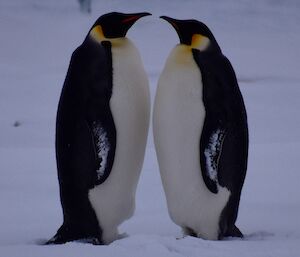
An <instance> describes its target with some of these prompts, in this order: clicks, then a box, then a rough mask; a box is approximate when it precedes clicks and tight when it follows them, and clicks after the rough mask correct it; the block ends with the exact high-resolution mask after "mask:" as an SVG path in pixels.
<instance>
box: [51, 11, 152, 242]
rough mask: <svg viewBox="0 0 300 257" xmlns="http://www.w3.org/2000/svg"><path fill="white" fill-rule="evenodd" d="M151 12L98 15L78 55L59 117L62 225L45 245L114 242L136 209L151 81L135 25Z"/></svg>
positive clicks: (147, 120)
mask: <svg viewBox="0 0 300 257" xmlns="http://www.w3.org/2000/svg"><path fill="white" fill-rule="evenodd" d="M147 15H150V13H133V14H124V13H117V12H112V13H108V14H105V15H103V16H101V17H99V18H98V19H97V21H96V22H95V23H94V25H93V26H92V28H91V29H90V31H89V32H88V34H87V36H86V38H85V40H84V42H83V43H82V44H81V45H80V46H79V47H78V48H77V49H76V50H75V51H74V52H73V54H72V57H71V60H70V65H69V68H68V71H67V75H66V79H65V82H64V85H63V88H62V92H61V96H60V100H59V104H58V110H57V119H56V143H55V145H56V160H57V172H58V180H59V189H60V199H61V205H62V211H63V224H62V226H61V227H60V228H59V229H58V231H57V233H56V235H55V236H54V237H53V238H51V239H50V240H49V241H48V242H47V243H46V244H62V243H66V242H69V241H74V240H83V241H84V242H88V243H93V244H109V243H111V242H112V241H114V240H116V239H118V237H119V234H118V225H120V224H121V223H122V222H123V221H124V220H126V219H129V218H130V217H131V216H132V215H133V212H134V207H135V193H136V187H137V183H138V179H139V175H140V172H141V169H142V164H143V159H144V154H145V147H146V141H147V135H148V127H149V119H150V93H149V85H148V78H147V76H146V73H145V70H144V68H143V64H142V60H141V57H140V54H139V52H138V50H137V48H136V47H135V46H134V44H133V43H132V42H131V40H130V39H128V38H127V37H126V33H127V31H128V30H129V28H130V27H131V26H132V25H133V24H134V23H135V22H136V21H137V20H138V19H140V18H141V17H144V16H147Z"/></svg>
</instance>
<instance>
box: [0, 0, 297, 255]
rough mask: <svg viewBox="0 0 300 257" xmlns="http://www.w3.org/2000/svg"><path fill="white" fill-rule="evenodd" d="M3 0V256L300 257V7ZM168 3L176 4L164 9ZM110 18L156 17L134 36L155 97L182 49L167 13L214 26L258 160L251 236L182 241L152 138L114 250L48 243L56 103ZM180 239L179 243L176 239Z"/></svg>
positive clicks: (55, 210) (250, 182)
mask: <svg viewBox="0 0 300 257" xmlns="http://www.w3.org/2000/svg"><path fill="white" fill-rule="evenodd" d="M162 2H163V1H162V0H153V1H140V0H132V1H126V4H125V2H124V1H121V0H118V1H117V0H111V1H104V0H98V1H97V0H94V1H93V3H94V5H93V12H92V14H91V15H90V16H88V15H82V14H80V13H79V12H78V6H77V3H76V1H75V0H61V1H48V0H47V1H46V0H42V1H40V0H26V1H25V0H10V1H5V0H0V31H1V40H0V132H1V134H0V177H1V180H0V205H1V211H0V256H1V257H2V256H3V257H7V256H9V257H14V256H16V257H20V256H23V257H26V256H28V257H35V256H38V257H42V256H97V255H99V256H130V257H133V256H145V257H147V256H151V257H153V256H162V257H168V256H170V257H183V256H189V257H192V256H206V257H209V256H222V257H226V256H228V257H234V256H245V257H247V256H249V257H250V256H251V257H253V256H261V257H265V256H271V257H285V256H287V257H294V256H295V257H296V256H300V222H299V217H300V199H299V198H300V187H299V178H300V175H299V168H298V167H299V165H298V161H299V159H298V158H299V157H300V156H299V154H300V151H299V147H300V137H299V132H298V131H299V129H300V115H299V113H298V112H299V107H300V100H299V99H300V87H299V83H300V72H299V70H300V69H299V68H300V64H299V60H300V51H299V45H300V36H299V24H300V2H299V1H298V0H289V1H282V0H277V1H270V0H262V1H259V0H256V1H251V0H243V1H234V0H229V1H221V0H218V1H209V0H202V1H197V0H187V1H180V0H174V1H165V3H162ZM168 2H170V3H168ZM108 11H124V12H136V11H149V12H152V13H153V14H154V16H152V17H146V18H144V19H142V20H140V21H139V22H138V23H137V24H136V25H135V26H134V27H133V28H132V29H131V30H130V32H129V33H128V36H129V37H130V38H132V39H133V40H134V42H135V43H136V45H137V46H138V48H139V49H140V51H141V54H142V58H143V61H144V63H145V68H146V70H147V72H148V74H149V79H150V83H151V93H152V98H153V96H154V92H155V89H156V83H157V79H158V76H159V73H160V71H161V70H162V67H163V65H164V61H165V59H166V56H167V55H168V53H169V52H170V50H171V48H172V47H173V46H174V45H175V44H176V43H177V42H178V39H177V36H176V34H175V31H174V30H173V29H172V28H171V27H170V26H169V25H168V24H167V23H166V22H163V21H160V20H159V19H158V16H160V15H169V16H173V17H177V18H197V19H199V20H202V21H204V22H206V23H207V24H208V26H209V27H211V29H212V31H213V32H214V34H215V36H216V38H217V40H218V41H219V43H220V45H221V47H222V49H223V52H224V53H225V54H226V55H227V57H228V58H229V59H230V60H231V62H232V64H233V66H234V67H235V70H236V73H237V76H238V78H239V81H240V87H241V90H242V93H243V95H244V99H245V103H246V107H247V110H248V117H249V129H250V154H249V169H248V175H247V178H246V182H245V186H244V190H243V194H242V199H241V206H240V212H239V218H238V222H237V223H238V226H239V227H240V229H241V230H242V231H243V232H244V234H245V239H243V240H225V241H221V242H213V241H204V240H201V239H197V238H192V237H185V238H182V235H181V231H180V229H179V227H177V226H176V225H174V224H173V223H172V222H171V221H170V219H169V217H168V214H167V209H166V203H165V198H164V194H163V190H162V185H161V182H160V178H159V172H158V167H157V161H156V157H155V152H154V148H153V140H152V131H151V130H150V134H149V142H148V147H147V152H146V158H145V165H144V168H143V171H142V176H141V180H140V183H139V187H138V192H137V207H136V212H135V215H134V217H133V218H132V219H130V220H129V221H127V222H125V223H124V224H123V225H122V226H121V227H120V230H121V232H126V233H127V234H128V235H129V236H128V237H127V238H125V239H122V240H118V241H115V242H114V243H112V244H111V245H109V246H93V245H87V244H81V243H68V244H66V245H62V246H41V245H38V243H39V242H41V241H43V240H45V239H47V238H49V237H50V236H52V235H53V234H54V233H55V232H56V229H57V228H58V226H59V225H60V224H61V221H62V216H61V207H60V202H59V195H58V182H57V177H56V164H55V156H54V128H55V114H56V108H57V102H58V98H59V94H60V90H61V86H62V83H63V80H64V77H65V73H66V70H67V67H68V62H69V58H70V55H71V53H72V51H73V50H74V48H75V47H77V46H78V45H79V44H80V43H81V42H82V40H83V39H84V37H85V35H86V33H87V31H88V30H89V28H90V26H91V25H92V23H93V22H94V20H95V19H96V18H97V17H98V16H99V15H101V14H103V13H105V12H108ZM177 238H180V239H177Z"/></svg>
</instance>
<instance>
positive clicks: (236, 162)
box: [193, 49, 248, 238]
mask: <svg viewBox="0 0 300 257" xmlns="http://www.w3.org/2000/svg"><path fill="white" fill-rule="evenodd" d="M193 55H194V60H195V61H196V63H197V65H198V66H199V68H200V71H201V75H202V81H203V102H204V106H205V111H206V117H205V122H204V127H203V133H204V134H203V135H202V137H201V140H200V155H202V158H201V159H200V161H201V162H205V161H206V159H205V158H204V157H203V156H204V154H203V151H205V147H206V146H207V145H208V144H209V138H210V136H211V135H213V133H216V132H215V131H224V136H222V137H221V140H220V141H219V142H220V146H221V147H220V151H217V153H218V154H217V155H216V156H218V161H217V162H216V164H217V180H215V181H217V183H218V184H219V185H220V186H222V187H226V188H227V189H228V190H229V191H230V193H231V195H230V198H229V201H228V203H227V205H226V206H225V208H224V210H223V211H222V213H221V217H220V224H219V226H220V232H219V233H220V235H219V237H220V238H222V237H224V236H225V235H241V233H238V231H239V230H238V229H235V221H236V218H237V214H238V206H239V200H240V194H241V190H242V186H243V183H244V179H245V176H246V170H247V159H248V125H247V115H246V109H245V106H244V101H243V98H242V95H241V92H240V90H239V87H238V83H237V79H236V76H235V73H234V70H233V68H232V66H231V64H230V62H229V60H228V59H227V58H226V57H225V56H224V55H223V54H222V53H211V52H209V51H207V52H200V51H198V50H196V49H193ZM222 133H223V132H222ZM204 164H205V163H201V168H202V167H203V166H205V165H204ZM202 172H203V171H202ZM203 173H204V174H206V172H203ZM203 177H204V180H205V183H206V185H207V187H208V188H209V189H210V190H211V191H212V192H214V193H216V192H217V191H216V190H215V184H216V183H213V182H214V181H213V182H211V180H208V179H207V176H206V178H205V176H204V175H203ZM207 181H208V182H207Z"/></svg>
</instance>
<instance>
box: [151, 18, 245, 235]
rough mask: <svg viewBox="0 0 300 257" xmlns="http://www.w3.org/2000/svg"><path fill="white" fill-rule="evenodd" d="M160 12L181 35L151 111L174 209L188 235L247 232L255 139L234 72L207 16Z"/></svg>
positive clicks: (169, 203) (174, 217) (162, 172)
mask: <svg viewBox="0 0 300 257" xmlns="http://www.w3.org/2000/svg"><path fill="white" fill-rule="evenodd" d="M161 18H162V19H164V20H165V21H167V22H168V23H170V24H171V25H172V26H173V27H174V29H175V30H176V32H177V34H178V36H179V39H180V44H178V45H176V46H175V48H174V49H173V50H172V51H171V53H170V55H169V56H168V58H167V61H166V64H165V67H164V69H163V71H162V73H161V75H160V78H159V81H158V86H157V91H156V96H155V102H154V111H153V134H154V143H155V148H156V153H157V160H158V164H159V170H160V175H161V179H162V183H163V187H164V191H165V196H166V201H167V206H168V211H169V215H170V217H171V219H172V220H173V222H174V223H175V224H177V225H179V226H180V227H181V228H182V229H183V232H184V234H185V235H190V236H196V237H199V238H202V239H207V240H221V239H223V238H224V237H243V234H242V233H241V231H240V230H239V229H238V228H237V226H236V225H235V222H236V219H237V215H238V207H239V201H240V195H241V190H242V187H243V183H244V180H245V176H246V170H247V158H248V141H249V140H248V125H247V114H246V109H245V105H244V101H243V97H242V94H241V92H240V90H239V86H238V82H237V78H236V75H235V72H234V70H233V67H232V65H231V63H230V61H229V60H228V59H227V58H226V57H225V56H224V55H223V53H222V51H221V49H220V46H219V44H218V43H217V41H216V39H215V37H214V36H213V34H212V32H211V31H210V29H209V28H208V27H207V26H206V25H205V24H204V23H202V22H200V21H197V20H177V19H173V18H170V17H167V16H161Z"/></svg>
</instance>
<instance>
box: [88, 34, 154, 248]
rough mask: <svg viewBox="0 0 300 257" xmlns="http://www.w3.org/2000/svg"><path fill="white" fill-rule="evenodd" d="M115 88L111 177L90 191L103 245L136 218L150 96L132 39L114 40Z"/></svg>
mask: <svg viewBox="0 0 300 257" xmlns="http://www.w3.org/2000/svg"><path fill="white" fill-rule="evenodd" d="M110 41H111V43H112V48H111V49H112V68H113V81H112V83H113V86H112V96H111V99H110V108H111V112H112V116H113V119H114V123H115V127H116V150H115V158H114V163H113V166H112V170H111V173H110V175H109V177H108V178H107V179H106V180H105V181H104V183H102V184H100V185H98V186H96V187H94V188H93V189H91V190H90V191H89V200H90V202H91V204H92V207H93V209H94V210H95V213H96V216H97V219H98V222H99V224H100V227H101V228H102V231H103V234H102V237H103V241H104V243H110V242H112V241H113V240H115V239H116V238H117V237H118V229H117V227H118V225H119V224H121V223H122V222H123V221H124V220H126V219H128V218H130V217H131V216H132V215H133V212H134V207H135V192H136V187H137V183H138V179H139V176H140V172H141V169H142V164H143V160H144V154H145V147H146V141H147V134H148V127H149V116H150V93H149V86H148V79H147V76H146V73H145V71H144V69H143V64H142V61H141V58H140V56H139V53H138V51H137V49H136V48H135V47H134V45H133V44H132V43H131V42H130V40H129V39H126V38H122V39H111V40H110Z"/></svg>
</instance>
